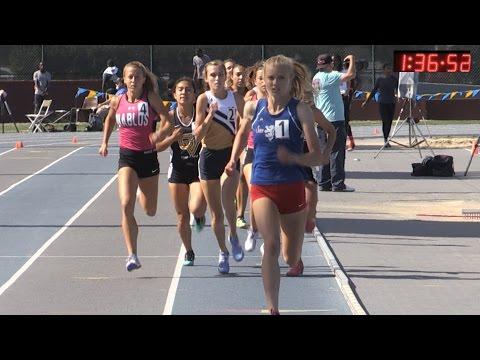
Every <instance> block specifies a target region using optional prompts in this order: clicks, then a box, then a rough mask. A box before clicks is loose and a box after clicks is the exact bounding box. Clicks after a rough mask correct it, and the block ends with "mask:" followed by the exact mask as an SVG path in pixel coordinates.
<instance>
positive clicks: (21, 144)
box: [15, 141, 23, 149]
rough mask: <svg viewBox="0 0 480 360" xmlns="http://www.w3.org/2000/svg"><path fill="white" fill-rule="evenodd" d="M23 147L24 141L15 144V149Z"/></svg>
mask: <svg viewBox="0 0 480 360" xmlns="http://www.w3.org/2000/svg"><path fill="white" fill-rule="evenodd" d="M22 147H23V142H22V141H17V142H16V143H15V149H20V148H22Z"/></svg>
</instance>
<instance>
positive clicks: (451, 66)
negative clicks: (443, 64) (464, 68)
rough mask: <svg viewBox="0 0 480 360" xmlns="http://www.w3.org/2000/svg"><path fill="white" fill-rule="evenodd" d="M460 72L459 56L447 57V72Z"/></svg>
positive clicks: (451, 55)
mask: <svg viewBox="0 0 480 360" xmlns="http://www.w3.org/2000/svg"><path fill="white" fill-rule="evenodd" d="M456 71H458V62H457V54H448V56H447V72H456Z"/></svg>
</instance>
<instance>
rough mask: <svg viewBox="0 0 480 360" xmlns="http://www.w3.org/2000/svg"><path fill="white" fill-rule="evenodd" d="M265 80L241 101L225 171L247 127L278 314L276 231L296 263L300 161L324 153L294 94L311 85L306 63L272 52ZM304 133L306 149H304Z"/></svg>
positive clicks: (269, 289)
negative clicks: (263, 93)
mask: <svg viewBox="0 0 480 360" xmlns="http://www.w3.org/2000/svg"><path fill="white" fill-rule="evenodd" d="M264 80H265V85H266V89H267V94H268V97H267V98H266V99H260V100H257V101H249V102H248V103H247V104H245V110H244V116H243V118H242V123H241V126H240V130H239V132H238V134H237V136H236V138H235V142H234V146H233V149H232V156H231V158H230V161H229V163H228V164H227V166H226V167H225V171H226V173H227V174H231V173H234V171H235V170H234V169H235V164H236V161H237V159H238V157H239V155H240V153H241V151H242V150H243V149H244V147H245V144H246V142H247V137H248V132H249V131H250V130H253V133H254V160H253V172H252V180H251V184H252V185H251V197H252V204H253V211H254V213H255V220H256V222H257V226H258V230H259V231H260V234H261V235H262V237H263V240H264V244H265V246H264V249H265V250H264V255H263V260H262V277H263V286H264V290H265V297H266V300H267V306H268V308H269V310H270V313H271V314H272V315H278V314H279V306H278V295H279V290H280V267H279V264H278V256H279V254H280V246H281V245H280V237H281V242H282V247H283V256H284V259H285V261H286V262H287V264H289V265H290V266H291V267H293V266H296V265H297V264H298V263H299V262H300V261H301V259H300V256H301V252H302V244H303V236H304V231H305V217H306V212H305V206H306V200H305V183H304V179H305V172H304V169H303V167H304V166H316V165H320V164H325V163H327V161H328V157H327V155H326V154H324V153H322V151H321V149H320V143H319V140H318V137H317V135H316V133H315V129H314V125H313V123H314V118H313V113H312V110H311V108H310V107H309V106H308V105H307V104H305V103H304V102H300V101H299V100H298V98H300V97H301V96H302V94H303V93H304V92H305V89H306V88H309V87H311V85H310V84H311V82H310V80H311V79H310V78H309V75H308V70H306V68H305V66H303V65H301V64H299V63H298V62H296V61H294V60H293V59H291V58H288V57H285V56H283V55H278V56H274V57H272V58H270V59H268V60H267V61H266V62H265V66H264ZM304 137H305V139H306V142H307V145H308V149H309V152H308V153H303V139H304Z"/></svg>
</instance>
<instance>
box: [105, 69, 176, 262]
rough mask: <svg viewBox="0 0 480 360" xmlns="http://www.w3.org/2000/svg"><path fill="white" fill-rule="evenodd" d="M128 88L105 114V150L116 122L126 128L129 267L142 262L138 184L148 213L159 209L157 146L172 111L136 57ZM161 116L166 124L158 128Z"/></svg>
mask: <svg viewBox="0 0 480 360" xmlns="http://www.w3.org/2000/svg"><path fill="white" fill-rule="evenodd" d="M123 78H124V82H125V84H126V85H127V93H125V94H123V95H121V96H120V97H117V96H114V97H113V98H112V100H111V102H110V110H109V112H108V115H107V117H106V119H105V126H104V130H103V142H102V145H101V146H100V149H99V153H100V155H101V156H107V155H108V140H109V138H110V135H111V134H112V131H113V128H114V125H115V123H116V124H117V126H118V128H119V133H120V159H119V162H118V190H119V191H118V192H119V197H120V207H121V210H122V231H123V235H124V237H125V244H126V246H127V251H128V258H127V263H126V268H127V271H132V270H135V269H138V268H140V267H141V264H140V261H139V260H138V257H137V236H138V226H137V222H136V220H135V216H134V210H135V200H136V198H137V196H136V193H137V188H138V189H139V201H140V205H141V206H142V208H143V209H144V211H145V213H146V214H147V215H148V216H154V215H155V213H156V211H157V197H158V174H159V170H160V169H159V165H158V159H157V152H156V150H155V145H156V143H157V142H159V141H162V140H163V139H164V138H165V136H166V134H167V131H168V127H169V122H170V118H169V114H168V110H167V109H166V108H165V106H164V105H163V102H162V100H161V99H160V96H159V95H158V85H157V79H156V76H155V75H154V74H153V73H151V72H150V71H149V70H148V69H147V68H146V67H145V66H144V65H143V64H142V63H140V62H138V61H132V62H130V63H128V64H127V65H125V67H124V68H123ZM159 116H160V120H161V126H160V130H159V131H155V129H156V122H157V119H158V117H159Z"/></svg>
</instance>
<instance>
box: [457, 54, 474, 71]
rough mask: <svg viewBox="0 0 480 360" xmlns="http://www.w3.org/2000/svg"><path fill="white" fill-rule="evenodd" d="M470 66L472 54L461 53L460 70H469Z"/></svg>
mask: <svg viewBox="0 0 480 360" xmlns="http://www.w3.org/2000/svg"><path fill="white" fill-rule="evenodd" d="M471 66H472V56H471V55H470V54H462V61H461V62H460V71H461V72H470V68H471Z"/></svg>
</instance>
